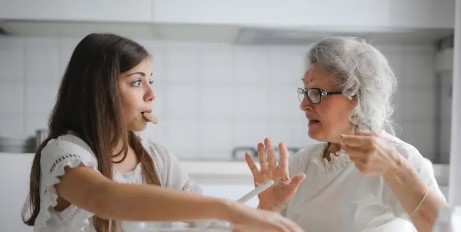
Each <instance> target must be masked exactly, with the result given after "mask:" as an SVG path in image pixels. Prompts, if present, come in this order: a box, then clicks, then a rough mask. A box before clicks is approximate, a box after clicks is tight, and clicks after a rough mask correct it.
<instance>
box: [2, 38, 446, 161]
mask: <svg viewBox="0 0 461 232" xmlns="http://www.w3.org/2000/svg"><path fill="white" fill-rule="evenodd" d="M133 39H135V40H136V38H133ZM79 40H80V38H47V39H43V38H20V37H4V36H0V70H1V72H0V119H2V120H1V121H0V132H1V135H2V136H15V137H29V136H33V135H34V132H35V129H37V128H43V127H44V126H46V123H47V120H48V115H49V111H50V110H51V108H52V106H53V105H54V103H55V97H56V93H57V88H58V86H59V83H60V80H61V78H62V75H63V73H64V70H65V68H66V66H67V63H68V62H69V58H70V56H71V54H72V51H73V49H74V48H75V46H76V45H77V43H78V42H79ZM139 42H140V43H141V44H143V45H145V47H146V48H147V49H148V50H149V52H151V54H152V57H153V73H154V80H155V82H154V85H153V88H154V93H155V95H156V98H155V100H154V103H153V112H154V113H155V114H156V116H157V117H158V118H159V121H160V124H159V125H155V126H154V125H149V126H148V128H147V129H146V130H145V131H144V132H142V133H143V134H144V135H145V136H146V137H148V138H150V139H152V140H153V141H156V142H158V143H160V144H163V145H165V146H166V147H167V148H169V149H171V150H172V151H173V152H174V153H176V154H177V155H178V156H179V157H180V158H182V159H194V158H199V159H206V158H207V157H209V158H210V159H227V158H228V156H230V153H231V149H232V148H233V147H235V146H255V145H256V144H257V143H258V142H261V141H262V140H263V139H264V137H270V138H271V139H272V140H273V142H274V143H276V144H277V143H278V142H281V141H283V142H285V143H286V144H287V145H289V146H292V147H303V146H305V145H307V144H311V143H314V142H315V141H313V140H312V139H309V138H308V136H307V122H306V119H305V117H304V114H303V112H302V111H300V110H299V102H298V99H297V94H296V88H298V87H302V82H301V80H300V79H301V78H302V76H303V74H304V69H305V62H306V52H307V49H308V46H307V45H306V46H241V45H231V44H216V43H187V42H172V41H149V40H143V41H139ZM378 47H379V48H380V49H381V51H382V52H383V53H384V55H385V56H386V57H387V58H388V59H389V63H390V64H391V66H392V68H393V70H394V73H395V74H396V76H397V78H398V81H399V87H398V90H397V91H398V94H397V96H396V99H395V100H396V108H395V114H394V119H395V122H396V123H398V125H397V129H396V132H397V135H400V137H401V138H402V139H403V140H406V141H407V142H410V143H412V144H413V145H414V146H415V147H416V148H418V149H419V150H420V152H421V153H422V154H423V155H425V156H426V157H429V158H430V157H433V156H434V153H435V152H436V151H435V146H436V145H435V144H436V143H435V138H436V137H435V135H434V133H435V123H436V122H435V120H436V116H435V114H434V110H435V104H437V103H436V102H435V94H436V93H437V92H436V90H435V74H434V65H433V62H434V54H435V51H434V48H433V47H432V46H411V45H409V46H391V45H386V46H378ZM443 86H444V88H445V90H447V91H449V88H450V85H449V84H444V85H443ZM50 90H52V91H50ZM447 94H448V93H447ZM441 109H442V110H443V111H447V110H449V105H448V103H447V105H445V104H444V105H442V107H441ZM448 114H449V113H447V114H444V115H445V116H444V117H442V119H443V120H448V119H449V116H448ZM399 128H401V129H399ZM446 130H447V129H446V128H443V131H446ZM444 133H445V132H444ZM443 144H444V145H446V143H443Z"/></svg>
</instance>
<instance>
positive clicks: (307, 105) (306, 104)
mask: <svg viewBox="0 0 461 232" xmlns="http://www.w3.org/2000/svg"><path fill="white" fill-rule="evenodd" d="M299 109H301V110H302V111H310V110H312V103H310V102H309V100H307V98H306V97H304V98H303V100H302V101H301V102H300V103H299Z"/></svg>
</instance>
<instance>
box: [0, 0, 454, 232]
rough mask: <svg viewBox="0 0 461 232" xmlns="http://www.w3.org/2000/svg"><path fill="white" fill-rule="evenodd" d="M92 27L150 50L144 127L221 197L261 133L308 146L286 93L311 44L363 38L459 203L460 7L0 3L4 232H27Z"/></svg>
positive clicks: (388, 1) (403, 119)
mask: <svg viewBox="0 0 461 232" xmlns="http://www.w3.org/2000/svg"><path fill="white" fill-rule="evenodd" d="M455 18H456V20H455ZM92 32H110V33H115V34H118V35H122V36H126V37H128V38H131V39H133V40H134V41H136V42H138V43H140V44H141V45H142V46H144V47H145V48H146V49H147V50H148V52H149V53H150V54H151V56H152V65H153V69H152V72H153V78H154V84H153V90H154V92H155V100H154V101H153V105H152V109H153V113H154V114H155V116H156V117H157V118H158V121H159V123H158V124H156V125H152V124H150V125H148V126H147V129H146V130H145V131H142V132H140V133H141V134H142V136H144V137H146V138H148V139H149V140H152V141H154V142H156V143H159V144H162V145H163V146H165V147H167V148H168V149H169V150H170V151H171V152H172V153H174V154H175V155H176V156H177V157H178V158H179V160H180V161H181V163H182V166H183V167H184V169H185V170H187V171H188V173H189V174H190V176H191V178H192V179H194V180H195V181H196V182H197V183H198V184H199V185H201V186H202V188H203V193H204V194H205V195H211V196H218V197H223V198H228V199H231V200H236V199H238V198H239V197H241V196H243V195H244V194H245V193H247V192H249V191H251V190H252V189H253V188H254V183H253V179H252V175H251V172H250V170H249V168H248V167H247V164H246V162H245V160H244V153H245V152H250V153H252V154H254V155H255V160H257V158H256V150H255V148H256V145H257V143H258V142H262V141H263V139H264V138H266V137H268V138H270V139H271V140H272V141H273V142H274V143H279V142H284V143H286V145H287V146H288V148H289V151H290V154H294V153H295V152H296V151H297V150H299V149H301V148H303V147H306V146H308V145H310V144H313V143H317V141H315V140H313V139H310V138H309V136H308V134H307V126H306V118H305V115H304V113H303V112H302V111H301V110H300V108H299V101H298V98H297V93H296V89H297V88H298V87H302V85H303V83H302V81H301V78H302V77H303V75H304V72H305V67H306V54H307V53H306V52H307V51H308V49H309V46H310V45H311V44H312V43H314V42H316V41H318V40H319V39H322V38H325V37H330V36H340V35H341V36H343V35H346V36H356V37H361V38H363V39H365V40H366V41H367V42H369V43H371V44H373V46H375V47H376V48H378V49H379V50H380V51H381V52H382V53H383V54H384V55H385V56H386V58H387V59H388V61H389V63H390V65H391V68H392V69H393V71H394V73H395V76H396V77H397V81H398V88H397V94H396V96H395V110H394V114H393V117H392V119H393V121H394V128H395V135H396V136H397V137H399V138H401V139H402V140H404V141H406V142H408V143H410V144H412V145H413V146H415V147H416V148H417V149H418V150H419V152H420V153H421V154H422V155H423V156H424V157H425V158H427V159H428V160H430V161H431V162H432V164H433V168H434V175H435V178H436V179H437V182H438V184H439V187H440V188H441V190H442V192H443V194H444V195H445V197H446V198H447V200H448V202H449V203H450V204H452V205H461V181H460V180H457V179H455V178H454V177H455V176H460V175H461V170H460V169H459V168H458V169H456V168H455V165H461V155H460V154H458V153H457V152H456V151H459V150H461V143H460V142H459V141H461V132H460V131H461V65H460V64H461V0H438V1H436V0H407V1H397V0H382V1H367V2H359V1H354V0H344V1H304V0H290V1H276V0H267V1H258V0H251V1H249V0H234V1H222V0H221V1H213V0H188V1H181V0H138V1H136V2H132V1H124V0H98V1H92V0H80V1H60V0H34V1H32V0H0V186H1V187H0V231H2V232H3V231H5V232H9V231H32V228H31V227H28V226H26V225H24V224H23V223H22V221H21V210H22V207H23V204H24V202H25V200H26V197H27V194H28V190H29V185H28V183H29V175H30V168H31V162H32V159H33V156H34V152H35V149H36V148H37V144H38V143H39V142H41V141H43V139H44V138H46V136H47V129H48V124H47V123H48V119H49V117H50V112H51V110H52V107H53V106H54V104H55V103H56V95H57V91H58V88H59V85H60V83H61V78H62V77H63V74H64V71H65V69H66V66H67V64H68V62H69V59H70V56H71V54H72V51H73V50H74V48H75V46H76V45H77V43H78V42H79V41H80V40H81V39H82V38H83V37H84V36H86V35H87V34H89V33H92ZM247 204H248V205H250V206H252V207H256V206H257V204H258V199H257V197H254V198H252V199H251V200H249V201H248V202H247Z"/></svg>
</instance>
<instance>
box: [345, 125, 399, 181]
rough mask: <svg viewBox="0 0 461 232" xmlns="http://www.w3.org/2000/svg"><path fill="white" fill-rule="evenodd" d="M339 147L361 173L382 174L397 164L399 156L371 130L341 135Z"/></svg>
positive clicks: (384, 140)
mask: <svg viewBox="0 0 461 232" xmlns="http://www.w3.org/2000/svg"><path fill="white" fill-rule="evenodd" d="M341 148H342V149H343V150H345V151H346V152H347V153H348V154H349V158H350V159H351V160H352V162H354V164H355V166H356V167H357V169H358V170H359V171H360V172H361V173H363V174H374V175H384V174H386V172H387V171H388V170H391V167H393V166H396V165H398V163H399V162H400V158H401V156H400V155H399V154H398V152H397V150H396V149H395V148H394V147H393V146H391V145H390V144H389V143H388V141H387V140H386V139H384V138H382V137H381V136H379V135H377V134H376V133H373V132H364V131H356V134H355V135H346V134H343V135H341Z"/></svg>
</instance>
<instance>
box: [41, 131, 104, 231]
mask: <svg viewBox="0 0 461 232" xmlns="http://www.w3.org/2000/svg"><path fill="white" fill-rule="evenodd" d="M80 166H85V167H90V168H92V169H94V170H96V171H97V170H98V169H97V167H98V164H97V160H96V158H95V156H94V154H93V152H92V151H91V150H90V149H89V148H88V145H87V144H86V143H85V142H83V140H81V139H79V138H78V137H76V136H73V135H64V136H60V137H58V138H56V139H52V140H50V141H49V142H48V143H47V145H46V146H45V147H44V148H43V149H42V151H41V158H40V167H41V170H42V172H41V182H40V212H39V214H38V216H37V219H36V221H35V228H36V229H39V228H41V227H46V226H49V225H50V224H63V225H66V224H67V225H72V229H75V230H77V228H79V230H78V231H80V229H81V228H82V227H84V226H86V224H87V221H88V220H87V218H89V217H90V216H92V214H91V213H90V212H87V211H85V210H83V209H81V208H78V207H76V206H75V205H71V206H69V207H68V208H67V209H65V210H64V211H62V212H59V214H60V215H59V217H53V214H56V213H57V212H55V211H54V210H53V207H54V206H56V204H57V199H58V194H57V192H56V188H55V185H56V184H58V183H59V182H60V177H61V176H63V175H64V174H65V168H66V167H69V168H76V167H80ZM73 218H78V219H79V222H78V223H75V222H72V223H68V222H69V221H70V220H72V219H73ZM58 219H59V221H53V222H50V220H58ZM75 227H77V228H75Z"/></svg>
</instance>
